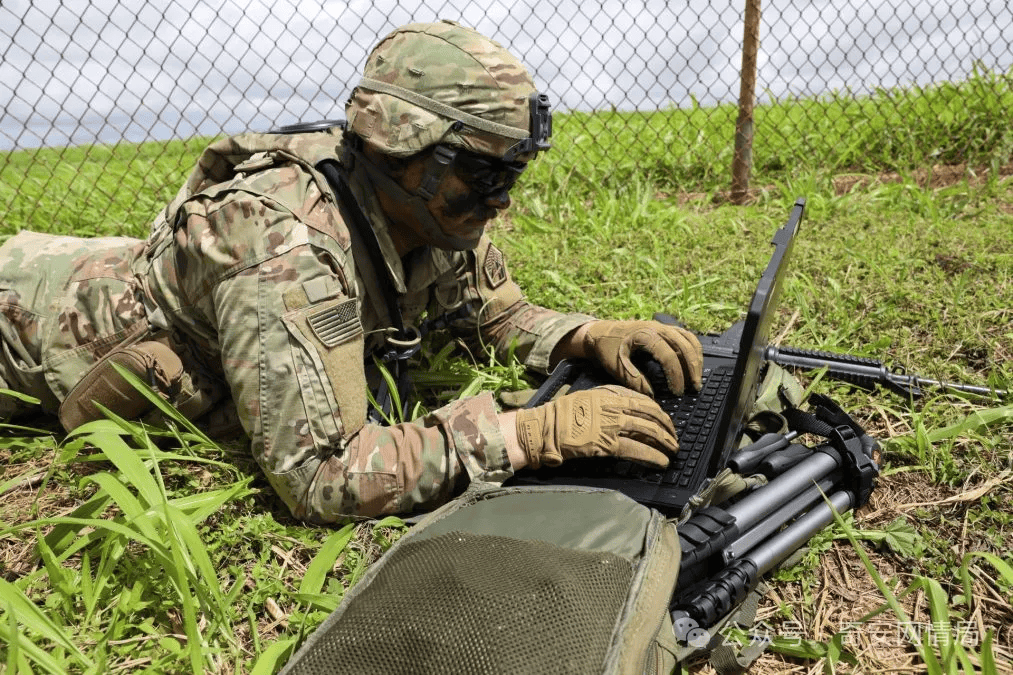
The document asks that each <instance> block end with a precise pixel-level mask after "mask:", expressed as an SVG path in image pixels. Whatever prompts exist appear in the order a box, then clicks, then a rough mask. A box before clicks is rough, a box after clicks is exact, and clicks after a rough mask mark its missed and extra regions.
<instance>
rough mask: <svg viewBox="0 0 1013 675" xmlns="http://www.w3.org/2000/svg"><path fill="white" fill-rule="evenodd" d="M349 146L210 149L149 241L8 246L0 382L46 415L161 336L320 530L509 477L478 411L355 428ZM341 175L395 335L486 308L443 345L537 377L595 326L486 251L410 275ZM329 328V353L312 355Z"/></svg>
mask: <svg viewBox="0 0 1013 675" xmlns="http://www.w3.org/2000/svg"><path fill="white" fill-rule="evenodd" d="M342 144H343V141H342V136H341V134H340V133H339V132H337V131H326V132H320V133H310V134H297V135H270V134H265V135H258V134H247V135H242V136H238V137H234V138H230V139H225V140H223V141H220V142H217V143H215V144H213V145H212V146H210V147H209V148H208V149H207V150H206V151H205V152H204V154H203V155H202V156H201V158H200V160H199V161H198V164H197V167H196V169H195V170H194V172H193V173H192V175H191V176H190V178H189V180H188V181H187V183H186V184H185V185H184V186H183V188H182V189H181V190H180V192H179V194H178V195H177V197H176V198H175V199H174V200H173V201H172V202H171V203H170V204H169V205H168V206H167V207H166V209H165V211H164V213H163V214H162V216H161V217H159V218H158V219H157V220H156V221H155V223H154V225H153V227H152V232H151V236H150V238H149V239H148V241H147V242H140V241H135V240H130V239H123V238H115V239H92V240H80V239H76V238H72V237H52V236H49V235H39V234H33V233H22V234H20V235H18V236H16V237H14V238H12V239H11V240H9V241H8V242H7V243H6V244H5V245H4V246H3V247H2V248H0V307H2V311H3V315H4V316H5V317H6V319H7V324H8V326H9V328H12V329H13V332H14V334H15V336H16V337H17V338H18V341H19V342H20V343H22V344H23V347H24V351H25V352H26V353H25V354H24V355H23V356H27V357H30V358H28V359H25V358H21V357H19V356H18V353H17V350H16V347H15V346H14V345H12V344H11V341H10V340H7V339H5V340H4V343H3V346H4V354H3V356H4V358H2V359H0V377H3V379H4V380H5V381H6V382H7V384H8V386H10V387H11V388H13V389H16V390H18V391H22V392H25V393H29V394H32V395H34V396H37V397H38V398H40V399H42V400H43V405H44V407H45V408H46V409H48V410H50V411H53V410H55V408H56V406H57V405H58V404H59V402H60V401H62V400H63V398H64V397H65V396H66V394H67V392H68V391H69V390H70V388H71V387H72V386H73V385H74V384H75V383H76V382H77V381H78V380H79V379H80V378H81V377H82V375H83V374H84V373H85V372H86V371H87V369H88V368H89V367H90V366H91V365H92V364H93V363H94V362H95V361H96V360H97V359H98V358H101V357H102V356H103V355H104V354H105V353H107V352H108V351H109V350H110V349H112V348H113V347H115V346H117V345H120V344H123V343H124V342H127V341H137V340H141V339H150V337H151V336H155V337H158V336H159V335H171V336H172V344H173V345H174V348H176V349H177V350H178V351H180V352H181V355H183V356H184V362H185V363H186V366H187V370H188V371H189V372H190V374H191V376H192V379H193V381H194V382H197V383H199V387H200V388H202V389H204V390H205V392H204V393H205V396H204V399H202V400H204V401H207V402H209V403H211V402H216V401H218V400H219V399H221V398H223V397H224V396H225V395H226V393H228V394H230V395H231V398H232V399H233V400H234V402H235V403H236V406H237V411H238V413H239V417H240V420H241V422H242V426H243V428H244V429H245V431H246V433H247V434H248V435H249V437H250V439H251V442H252V450H253V453H254V456H255V457H256V459H257V461H258V462H259V464H260V465H261V466H262V467H263V469H264V472H265V474H266V475H267V477H268V479H269V480H270V482H271V484H272V486H274V488H275V490H277V492H278V493H279V495H280V496H281V497H282V499H283V500H284V501H285V502H286V504H288V506H289V507H290V508H291V509H292V511H293V513H294V514H295V515H296V516H298V517H301V518H306V519H308V520H312V521H316V522H328V521H333V520H335V519H337V518H339V517H340V516H342V515H348V514H355V515H377V514H384V513H399V512H400V513H403V512H410V511H414V510H419V509H425V508H431V507H433V506H434V505H437V504H439V503H441V502H443V501H445V500H446V499H448V498H449V497H450V496H452V494H454V492H455V491H456V490H457V489H459V488H460V487H461V486H462V484H463V483H464V482H466V481H467V480H468V479H473V480H474V479H481V480H492V481H500V480H503V479H505V478H507V477H508V476H509V475H510V473H511V470H510V463H509V461H508V459H507V457H506V453H505V448H504V442H503V437H502V432H501V430H500V428H499V425H498V422H497V417H496V415H497V410H496V407H495V405H494V403H493V399H492V397H491V396H489V395H483V396H478V397H475V398H472V399H467V400H463V401H458V402H454V403H451V404H450V405H447V406H445V407H443V408H441V409H439V410H436V411H434V412H432V413H430V414H429V415H427V416H425V417H424V418H422V419H419V420H416V421H413V422H410V423H405V424H398V425H396V426H390V427H381V426H377V425H371V424H366V423H365V420H366V397H365V390H366V376H365V370H364V358H365V357H366V356H367V355H369V354H370V353H371V352H372V350H373V348H375V347H377V346H379V344H380V343H381V341H382V334H383V331H384V329H386V328H387V327H389V322H388V321H387V317H386V312H385V310H384V309H383V304H382V301H381V300H380V299H378V298H374V297H370V296H368V294H367V292H366V285H365V283H364V280H363V279H362V277H361V275H360V274H359V273H358V270H357V268H356V261H355V259H354V257H353V256H352V254H351V250H350V237H349V231H348V227H347V226H346V219H347V218H348V217H349V216H348V212H347V205H342V206H337V205H336V202H337V200H336V198H335V196H334V195H333V194H332V192H331V190H330V188H329V186H328V184H327V182H326V180H325V179H324V178H323V177H322V176H321V175H320V174H319V173H318V172H317V171H316V169H315V168H314V166H315V165H316V163H317V162H318V161H320V160H321V159H324V158H328V157H331V158H334V157H341V156H342V155H343V152H342ZM350 175H351V186H352V189H353V191H354V192H355V193H356V195H357V197H358V199H359V200H360V203H361V205H362V207H363V210H364V211H365V213H366V214H367V216H368V218H369V220H370V222H371V223H372V225H373V227H374V229H375V230H376V232H377V235H378V238H379V241H380V244H381V248H382V250H383V252H384V253H385V258H386V261H387V269H386V270H385V272H386V273H387V274H389V275H390V277H391V279H392V280H393V284H394V286H395V287H396V289H397V291H398V294H399V304H400V309H401V312H402V315H403V317H404V321H405V323H406V324H407V325H416V324H417V322H418V320H419V318H420V317H421V316H422V314H423V312H426V313H427V314H428V316H439V315H442V314H445V313H446V312H447V311H448V310H452V309H454V308H457V307H459V306H460V305H461V304H462V303H464V302H474V303H475V306H479V307H481V310H480V311H479V312H478V313H477V314H476V315H473V316H472V317H471V318H467V319H461V320H458V321H457V322H456V323H455V324H454V325H453V330H454V331H456V332H457V333H458V334H460V335H462V336H465V337H467V338H469V339H472V340H477V339H479V337H481V339H482V340H484V341H485V342H486V343H490V344H493V345H495V346H496V348H497V349H498V350H499V351H500V352H501V353H502V352H504V351H505V350H506V349H508V348H510V346H511V345H514V346H515V353H516V354H517V356H518V357H519V358H521V359H522V360H523V362H524V363H525V364H526V365H527V366H528V367H530V368H532V369H535V370H538V371H543V372H544V371H545V370H546V369H547V368H548V366H549V357H550V354H551V352H552V349H553V347H554V346H555V344H556V343H557V342H558V340H559V339H560V338H561V337H562V336H563V335H565V334H566V333H568V332H570V331H571V330H573V329H574V328H576V327H577V326H579V325H580V324H582V323H584V322H586V321H588V320H590V317H587V316H584V315H564V314H559V313H557V312H553V311H550V310H547V309H543V308H540V307H536V306H534V305H531V304H530V303H528V302H526V301H525V300H524V298H523V296H522V294H521V291H520V289H519V288H518V286H517V285H516V284H515V283H514V282H513V281H512V280H511V279H510V276H509V274H508V272H507V269H506V266H505V264H504V261H503V256H502V253H500V251H499V250H498V249H497V248H496V247H495V246H494V245H493V244H492V243H491V242H490V241H489V240H488V238H486V237H483V238H482V241H481V243H480V245H479V247H478V248H477V249H476V250H474V251H465V252H457V251H444V250H439V249H435V248H424V249H420V250H416V251H414V252H413V253H412V254H410V255H409V256H408V257H406V259H405V260H404V261H402V260H401V259H399V257H398V256H397V255H396V253H395V252H394V248H393V244H392V243H391V241H390V238H389V236H388V235H387V223H386V222H385V220H384V218H383V216H382V214H381V212H380V210H379V206H378V205H377V203H376V198H375V196H374V195H373V194H372V191H371V189H369V188H368V187H367V185H366V184H365V183H364V182H363V180H364V179H363V177H362V176H361V174H360V172H359V171H355V170H353V171H351V174H350ZM321 317H323V318H324V319H326V320H329V321H330V322H331V324H332V325H336V326H337V327H338V329H339V330H338V331H337V332H338V334H339V337H338V339H336V340H335V339H330V338H329V337H321V333H320V331H319V330H317V326H318V324H319V321H320V320H321ZM7 332H8V333H9V332H10V331H9V330H8V331H7ZM226 387H227V392H226ZM202 412H204V411H202V410H196V411H193V413H192V414H193V415H194V416H198V417H199V415H200V413H202Z"/></svg>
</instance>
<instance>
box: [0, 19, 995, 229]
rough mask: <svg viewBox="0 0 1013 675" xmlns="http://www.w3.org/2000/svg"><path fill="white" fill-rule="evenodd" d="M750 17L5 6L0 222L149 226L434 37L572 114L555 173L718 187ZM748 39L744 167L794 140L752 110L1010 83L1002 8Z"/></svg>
mask: <svg viewBox="0 0 1013 675" xmlns="http://www.w3.org/2000/svg"><path fill="white" fill-rule="evenodd" d="M746 1H747V0H739V2H733V3H725V2H719V1H717V0H714V1H712V2H710V3H707V4H702V3H699V2H695V3H692V4H690V3H689V2H688V1H685V2H683V1H680V2H659V1H655V0H640V1H637V0H625V1H624V0H605V1H602V2H582V1H580V0H558V1H557V2H555V3H545V2H535V1H534V0H516V1H514V2H503V1H497V0H493V1H491V2H490V1H489V0H486V1H484V2H481V3H480V2H470V1H454V0H447V1H446V2H444V3H443V4H439V3H432V2H430V3H425V4H423V3H421V2H408V1H407V0H389V1H381V2H364V1H362V0H353V1H352V2H334V1H332V0H302V1H299V0H136V1H135V2H125V1H121V0H3V4H2V5H0V55H2V63H0V103H2V109H0V222H5V221H16V222H18V223H24V224H26V225H28V226H32V227H33V228H36V229H43V230H44V229H49V225H50V224H51V223H53V222H59V223H61V226H62V227H64V228H65V227H67V226H68V225H70V226H74V225H75V224H76V223H77V222H78V221H77V220H76V219H78V218H80V214H81V213H83V212H91V213H95V212H98V213H100V214H103V213H105V212H104V210H103V209H104V208H105V205H108V204H113V203H117V202H119V203H122V202H124V201H126V202H129V204H130V207H129V208H128V209H127V210H125V211H122V212H121V211H117V212H115V213H110V214H109V216H110V217H114V218H116V219H119V220H122V221H123V222H130V223H146V222H147V221H148V220H150V219H151V217H152V215H153V214H154V210H155V209H157V208H158V204H160V203H163V202H164V201H166V200H167V199H169V198H170V197H171V195H172V194H173V193H174V191H175V189H176V185H178V183H179V181H180V179H181V177H182V176H183V175H184V174H185V172H186V170H187V168H188V167H189V166H190V164H191V163H192V161H193V160H194V158H195V157H196V155H197V153H199V151H200V149H201V148H202V147H203V146H204V145H205V144H206V142H207V141H208V140H209V138H211V137H215V136H218V135H221V134H232V133H238V132H241V131H246V130H267V129H270V128H272V127H275V126H278V125H283V124H289V123H293V122H296V121H312V120H318V119H333V118H341V117H343V115H344V101H345V100H346V99H347V97H348V94H349V93H350V90H351V87H352V86H353V85H354V83H355V82H356V81H357V79H358V72H359V70H360V69H361V67H362V64H363V63H364V61H365V58H366V55H367V52H368V50H369V48H370V47H371V46H372V45H373V44H374V43H375V42H376V41H377V40H378V38H379V37H381V36H382V35H384V34H385V33H387V32H388V31H389V30H391V29H393V28H395V27H397V26H399V25H402V24H405V23H410V22H414V21H432V20H436V19H438V18H448V19H453V20H456V21H459V22H461V23H463V24H466V25H469V26H473V27H474V28H476V29H477V30H479V31H480V32H482V33H483V34H485V35H489V36H491V37H493V38H494V39H496V40H498V41H499V42H501V43H502V44H504V45H505V46H507V47H508V48H509V49H510V50H511V51H512V52H513V53H515V54H517V55H518V56H519V57H520V58H521V59H522V60H523V61H524V62H525V63H526V64H527V65H528V66H529V68H530V69H531V70H532V71H533V74H534V78H535V82H536V84H537V85H538V86H539V88H540V89H542V90H543V91H547V92H549V93H550V95H551V96H552V100H553V102H554V107H555V110H556V111H557V112H564V113H571V114H570V115H568V116H566V117H565V118H564V120H563V124H562V125H559V126H557V134H556V137H555V138H554V141H555V146H556V151H554V152H553V153H549V155H550V156H552V158H553V159H552V161H554V162H557V163H560V164H564V165H566V164H569V163H570V162H571V161H573V160H574V159H575V158H576V157H578V156H580V155H581V154H582V153H584V152H586V148H587V145H588V144H589V143H590V144H595V143H596V142H597V141H600V140H601V135H603V134H605V135H609V136H611V137H615V138H622V139H623V145H622V148H623V152H622V156H620V157H603V158H602V161H603V162H616V163H623V162H626V163H629V162H637V161H641V159H640V158H644V157H649V156H652V153H653V155H656V154H657V153H658V152H659V148H661V149H662V151H663V152H669V153H671V154H673V156H677V157H679V158H680V161H693V160H694V158H708V161H715V158H717V160H716V161H718V162H721V163H722V164H723V165H724V166H726V167H727V171H728V172H729V176H730V172H731V165H732V158H733V156H734V155H735V145H734V136H735V120H736V116H737V112H736V102H737V101H738V100H739V94H740V91H739V89H740V82H741V76H742V74H743V73H742V72H740V69H741V67H742V65H743V59H742V55H743V35H744V33H745V32H746V31H745V30H744V26H743V17H744V14H745V2H746ZM748 1H749V2H756V3H757V4H756V6H757V7H758V6H759V4H758V0H748ZM756 32H757V34H758V37H759V49H758V52H757V58H756V71H755V79H756V85H755V93H751V94H750V96H754V97H755V98H754V100H755V102H756V105H757V113H756V127H755V129H754V130H753V131H754V134H755V135H754V139H755V140H754V143H755V148H756V149H757V152H761V151H762V150H763V149H764V148H776V147H778V146H780V145H783V144H784V143H785V139H786V138H789V137H790V136H791V135H792V133H793V129H792V127H791V124H790V119H791V116H790V115H788V116H782V117H779V118H778V119H779V121H778V122H777V124H776V125H773V124H769V125H767V126H764V124H765V123H764V121H763V116H762V114H761V111H763V110H770V109H777V108H779V107H786V106H790V105H792V104H793V103H794V102H796V101H798V100H799V99H804V98H815V99H819V98H820V97H824V98H826V97H830V98H834V99H836V100H853V101H861V100H868V99H870V98H874V97H875V95H876V93H877V92H881V91H883V90H892V89H896V88H901V89H902V90H903V89H904V88H911V87H916V88H917V87H927V86H934V85H935V84H937V83H941V82H950V81H962V80H965V79H967V78H969V77H971V76H972V75H973V74H974V73H975V72H981V71H985V72H991V73H999V76H1000V78H1005V79H1008V76H1007V75H1005V73H1007V72H1009V69H1010V66H1011V65H1013V47H1011V39H1013V38H1010V36H1011V35H1013V9H1011V8H1010V5H1009V3H1008V2H1007V0H971V1H970V2H967V3H948V2H944V1H943V0H905V1H903V2H899V3H882V2H879V0H849V2H848V3H847V4H845V3H830V2H828V1H827V0H810V1H805V0H772V1H771V2H769V3H767V4H765V5H764V6H763V8H762V17H761V20H760V24H759V26H758V30H757V31H756ZM747 46H748V43H747ZM983 81H986V82H987V81H988V80H983ZM993 81H994V80H993ZM982 95H983V96H988V95H994V92H993V93H992V94H990V93H989V92H987V91H983V92H982ZM889 99H890V97H887V100H889ZM894 103H895V101H894ZM658 110H669V111H690V112H692V115H687V116H684V117H675V116H667V115H654V114H651V113H653V112H654V111H658ZM861 114H862V115H865V116H868V117H870V118H871V117H873V116H876V115H888V114H889V112H888V111H886V112H885V111H884V110H883V109H882V107H881V106H878V105H877V106H862V107H861ZM928 114H932V111H928ZM676 119H677V120H679V122H678V123H677V124H676V123H674V122H672V120H676ZM785 120H787V122H786V121H785ZM687 121H688V122H687ZM749 121H750V122H752V119H750V120H749ZM698 125H699V126H707V127H708V128H709V129H711V130H713V129H715V128H716V129H720V130H721V133H719V134H717V135H712V134H702V133H701V130H700V128H697V126H698ZM700 138H720V141H719V145H717V146H713V145H710V144H708V143H704V142H701V141H700V140H699V139H700ZM149 141H160V143H157V144H148V142H149ZM164 141H174V142H170V143H167V144H166V143H162V142H164ZM610 145H614V144H610ZM163 153H165V154H164V155H163ZM168 157H172V158H173V160H174V161H172V162H168V163H167V162H166V161H165V160H166V159H167V158H168ZM155 160H159V161H157V162H156V161H155ZM156 165H157V168H153V167H155V166H156ZM729 179H730V178H729ZM125 191H126V192H125ZM127 195H129V197H130V198H129V199H125V197H126V196H127Z"/></svg>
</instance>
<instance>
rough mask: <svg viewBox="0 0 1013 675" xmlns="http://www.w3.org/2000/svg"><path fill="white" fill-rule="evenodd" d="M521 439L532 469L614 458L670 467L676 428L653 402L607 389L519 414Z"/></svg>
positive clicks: (632, 393) (675, 446) (676, 445)
mask: <svg viewBox="0 0 1013 675" xmlns="http://www.w3.org/2000/svg"><path fill="white" fill-rule="evenodd" d="M516 424H517V440H518V442H519V444H520V446H521V449H522V450H523V451H524V453H525V454H526V455H527V458H528V463H529V464H530V466H531V467H532V468H538V467H539V466H543V465H544V466H558V465H560V464H561V463H562V462H563V460H566V459H571V458H573V457H602V456H608V455H611V456H615V457H623V458H626V459H631V460H634V461H637V462H645V463H647V464H653V465H655V466H658V467H666V466H668V457H666V456H665V454H664V452H661V451H667V452H669V453H675V452H676V451H678V449H679V442H678V440H676V436H675V425H674V424H672V420H671V419H669V417H668V415H666V414H665V412H664V411H663V410H662V409H661V408H660V407H659V406H658V404H657V403H655V402H654V401H653V400H652V399H650V398H648V397H647V396H644V395H643V394H638V393H637V392H635V391H631V390H629V389H626V388H625V387H618V386H615V385H608V386H604V387H595V388H594V389H586V390H584V391H578V392H575V393H572V394H567V395H565V396H561V397H559V398H558V399H556V400H555V401H551V402H549V403H546V404H544V405H540V406H538V407H535V408H525V409H522V410H518V411H517V421H516Z"/></svg>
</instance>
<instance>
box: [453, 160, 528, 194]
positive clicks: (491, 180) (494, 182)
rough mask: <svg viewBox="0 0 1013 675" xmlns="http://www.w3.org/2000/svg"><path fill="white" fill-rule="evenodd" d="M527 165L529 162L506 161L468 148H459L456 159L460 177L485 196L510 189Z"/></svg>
mask: <svg viewBox="0 0 1013 675" xmlns="http://www.w3.org/2000/svg"><path fill="white" fill-rule="evenodd" d="M527 166H528V163H527V162H505V161H503V160H501V159H495V158H493V157H485V156H483V155H479V154H476V153H473V152H468V151H467V150H458V151H457V157H456V158H455V161H454V171H455V172H456V173H457V176H458V178H460V179H461V180H462V181H464V183H465V184H467V186H468V187H470V188H471V189H472V190H474V191H475V192H476V193H478V194H479V195H482V196H483V197H489V196H492V195H495V194H499V193H500V192H506V191H508V190H510V188H512V187H513V186H514V184H515V183H516V182H517V179H518V178H520V176H521V174H522V173H524V169H526V168H527Z"/></svg>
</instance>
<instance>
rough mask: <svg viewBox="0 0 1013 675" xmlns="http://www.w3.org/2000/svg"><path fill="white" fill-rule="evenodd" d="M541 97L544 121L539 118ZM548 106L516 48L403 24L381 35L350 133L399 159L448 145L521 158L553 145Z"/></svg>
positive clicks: (354, 105)
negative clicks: (551, 142)
mask: <svg viewBox="0 0 1013 675" xmlns="http://www.w3.org/2000/svg"><path fill="white" fill-rule="evenodd" d="M533 95H534V97H533ZM536 98H537V99H538V102H539V103H540V104H541V106H542V107H541V108H539V111H540V113H541V115H542V120H541V121H542V122H543V123H541V124H540V123H539V122H538V121H534V120H535V117H536V116H535V114H534V110H535V105H536V101H535V99H536ZM547 108H548V106H547V97H545V96H544V95H538V94H537V91H536V89H535V86H534V82H533V81H532V79H531V75H530V74H529V73H528V71H527V69H526V68H525V67H524V65H523V64H522V63H521V62H520V61H519V60H518V59H517V58H516V57H514V56H513V55H512V54H511V53H510V52H508V51H507V50H506V49H505V48H503V47H502V46H501V45H500V44H499V43H497V42H495V41H493V40H490V39H489V38H487V37H484V36H483V35H481V34H480V33H478V32H476V31H474V30H472V29H471V28H467V27H464V26H461V25H459V24H456V23H453V22H450V21H441V22H438V23H417V24H411V25H408V26H403V27H401V28H398V29H396V30H395V31H393V32H392V33H390V34H389V35H387V36H386V37H385V38H384V39H383V40H381V41H380V42H379V43H378V44H377V46H376V47H374V49H373V51H372V52H371V53H370V55H369V58H368V59H367V60H366V65H365V67H364V68H363V78H362V80H361V81H360V82H359V84H358V86H357V87H356V88H355V90H354V91H353V92H352V96H351V98H350V99H349V101H348V103H347V105H346V107H345V112H346V115H347V119H348V128H349V130H350V131H352V132H353V133H355V134H356V135H357V136H359V137H360V138H362V139H364V140H365V141H367V142H368V143H370V144H371V145H373V146H376V147H377V148H378V149H379V150H380V151H381V152H383V153H384V154H387V155H391V156H393V157H407V156H410V155H413V154H415V153H417V152H419V151H421V150H424V149H426V148H428V147H429V146H432V145H436V144H437V143H442V144H446V145H450V146H453V147H458V148H464V149H466V150H471V151H473V152H476V153H479V154H482V155H491V156H494V157H500V158H509V159H512V160H522V161H523V160H527V159H531V158H533V156H534V155H535V154H536V153H537V150H543V149H547V148H548V143H547V142H545V141H546V140H547V138H548V134H549V133H551V117H550V115H549V113H548V110H547ZM545 120H548V121H547V122H546V121H545ZM532 126H537V127H540V129H532ZM535 132H539V133H537V134H535ZM533 134H535V135H536V136H538V138H535V139H532V138H531V136H532V135H533ZM519 153H520V154H519Z"/></svg>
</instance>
